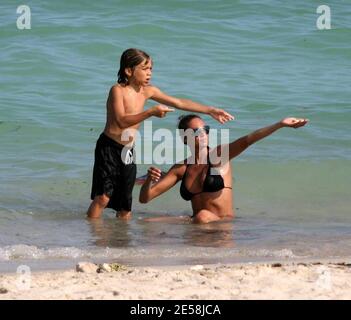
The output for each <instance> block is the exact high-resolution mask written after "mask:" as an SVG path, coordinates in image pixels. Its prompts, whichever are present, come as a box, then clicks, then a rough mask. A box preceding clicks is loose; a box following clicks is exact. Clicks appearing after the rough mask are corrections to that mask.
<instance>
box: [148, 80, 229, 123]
mask: <svg viewBox="0 0 351 320" xmlns="http://www.w3.org/2000/svg"><path fill="white" fill-rule="evenodd" d="M149 90H150V95H151V96H150V99H152V100H155V101H157V102H158V103H161V104H165V105H168V106H171V107H174V108H177V109H180V110H185V111H192V112H199V113H205V114H208V115H210V116H211V117H212V118H214V119H216V120H217V121H219V122H220V123H225V122H227V121H229V120H233V119H234V117H233V116H232V115H231V114H229V113H228V112H226V111H224V110H222V109H219V108H215V107H210V106H205V105H203V104H200V103H197V102H194V101H192V100H189V99H181V98H176V97H172V96H169V95H167V94H165V93H164V92H162V91H161V90H160V89H159V88H157V87H154V86H150V87H149Z"/></svg>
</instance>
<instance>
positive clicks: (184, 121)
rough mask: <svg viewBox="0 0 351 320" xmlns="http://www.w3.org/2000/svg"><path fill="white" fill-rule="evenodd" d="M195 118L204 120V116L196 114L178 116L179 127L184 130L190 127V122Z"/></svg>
mask: <svg viewBox="0 0 351 320" xmlns="http://www.w3.org/2000/svg"><path fill="white" fill-rule="evenodd" d="M193 119H201V120H202V118H201V117H200V116H198V115H196V114H187V115H182V116H180V117H179V118H178V129H183V130H186V129H188V124H189V122H190V121H191V120H193Z"/></svg>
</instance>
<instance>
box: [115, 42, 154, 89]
mask: <svg viewBox="0 0 351 320" xmlns="http://www.w3.org/2000/svg"><path fill="white" fill-rule="evenodd" d="M150 59H151V58H150V56H149V55H148V54H147V53H146V52H144V51H142V50H139V49H135V48H130V49H127V50H125V51H124V52H123V53H122V55H121V61H120V67H119V71H118V80H117V82H118V83H123V84H127V83H128V77H127V75H126V73H125V69H126V68H131V69H133V68H135V67H136V66H137V65H138V64H140V63H142V62H143V61H144V60H146V61H149V60H150Z"/></svg>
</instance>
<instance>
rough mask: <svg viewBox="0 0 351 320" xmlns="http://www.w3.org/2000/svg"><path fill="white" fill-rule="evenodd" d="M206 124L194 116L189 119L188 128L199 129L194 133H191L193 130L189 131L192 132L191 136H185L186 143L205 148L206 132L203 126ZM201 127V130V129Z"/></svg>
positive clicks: (206, 144) (206, 142)
mask: <svg viewBox="0 0 351 320" xmlns="http://www.w3.org/2000/svg"><path fill="white" fill-rule="evenodd" d="M205 125H206V123H205V122H204V121H203V120H202V119H199V118H194V119H192V120H190V121H189V123H188V128H189V129H193V130H196V129H200V130H198V131H197V133H196V134H193V132H194V131H193V130H192V131H191V132H192V134H191V136H190V137H189V136H187V144H188V145H189V146H190V147H191V146H192V144H193V143H195V147H196V148H200V149H202V148H207V146H208V134H207V133H206V131H205V129H203V128H204V126H205ZM201 129H202V130H201Z"/></svg>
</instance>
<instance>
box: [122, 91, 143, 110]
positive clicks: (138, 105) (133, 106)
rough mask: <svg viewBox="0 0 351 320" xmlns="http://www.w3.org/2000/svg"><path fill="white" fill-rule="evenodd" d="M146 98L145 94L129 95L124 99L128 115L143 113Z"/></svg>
mask: <svg viewBox="0 0 351 320" xmlns="http://www.w3.org/2000/svg"><path fill="white" fill-rule="evenodd" d="M145 102H146V98H145V96H144V95H143V94H139V95H129V96H128V95H127V96H126V97H124V108H125V112H126V113H127V114H128V113H129V114H133V113H139V112H141V111H143V109H144V105H145Z"/></svg>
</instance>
